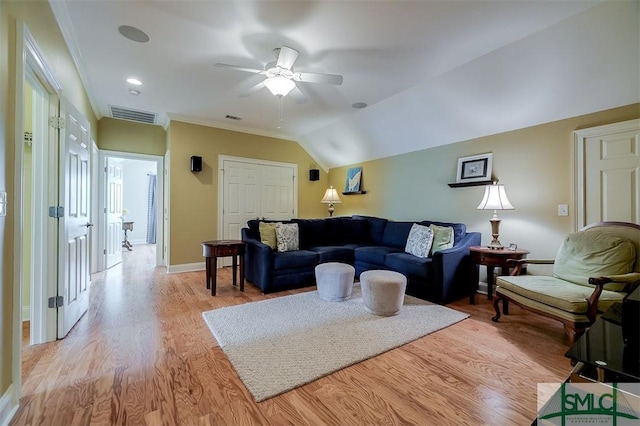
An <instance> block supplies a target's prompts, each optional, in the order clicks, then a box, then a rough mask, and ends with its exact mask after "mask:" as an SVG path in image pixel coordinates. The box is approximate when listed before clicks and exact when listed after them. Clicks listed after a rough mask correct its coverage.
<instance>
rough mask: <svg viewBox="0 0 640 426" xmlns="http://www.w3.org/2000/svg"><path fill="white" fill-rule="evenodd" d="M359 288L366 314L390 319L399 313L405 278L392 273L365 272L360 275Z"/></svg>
mask: <svg viewBox="0 0 640 426" xmlns="http://www.w3.org/2000/svg"><path fill="white" fill-rule="evenodd" d="M360 287H361V288H362V301H363V302H364V307H365V309H366V310H367V312H369V313H371V314H374V315H381V316H385V317H390V316H392V315H398V314H399V313H400V309H401V308H402V304H403V303H404V291H405V290H406V288H407V278H406V277H405V276H404V275H402V274H400V273H398V272H393V271H383V270H372V271H365V272H363V273H361V274H360Z"/></svg>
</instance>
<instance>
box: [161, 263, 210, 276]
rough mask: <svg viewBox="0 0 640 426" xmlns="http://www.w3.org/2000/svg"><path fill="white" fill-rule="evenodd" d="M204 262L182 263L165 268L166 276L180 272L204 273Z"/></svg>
mask: <svg viewBox="0 0 640 426" xmlns="http://www.w3.org/2000/svg"><path fill="white" fill-rule="evenodd" d="M204 269H205V267H204V262H197V263H183V264H181V265H169V266H167V274H179V273H181V272H195V271H204Z"/></svg>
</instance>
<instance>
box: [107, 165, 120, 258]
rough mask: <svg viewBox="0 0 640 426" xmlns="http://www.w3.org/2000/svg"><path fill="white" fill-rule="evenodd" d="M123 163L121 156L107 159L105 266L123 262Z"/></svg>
mask: <svg viewBox="0 0 640 426" xmlns="http://www.w3.org/2000/svg"><path fill="white" fill-rule="evenodd" d="M122 163H123V161H122V160H121V159H119V158H112V157H107V158H106V159H105V171H106V174H107V179H106V187H107V194H106V197H107V199H106V203H105V213H106V221H105V223H106V224H107V226H106V230H105V232H106V238H105V256H106V260H105V266H106V268H111V267H112V266H113V265H117V264H118V263H120V262H122V239H123V234H122V233H123V231H122Z"/></svg>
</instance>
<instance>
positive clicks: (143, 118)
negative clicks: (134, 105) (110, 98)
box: [109, 105, 157, 124]
mask: <svg viewBox="0 0 640 426" xmlns="http://www.w3.org/2000/svg"><path fill="white" fill-rule="evenodd" d="M109 109H110V110H111V117H113V118H117V119H120V120H129V121H137V122H138V123H146V124H156V116H157V114H155V113H153V112H147V111H136V110H135V109H128V108H122V107H117V106H113V105H109Z"/></svg>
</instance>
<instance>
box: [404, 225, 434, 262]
mask: <svg viewBox="0 0 640 426" xmlns="http://www.w3.org/2000/svg"><path fill="white" fill-rule="evenodd" d="M432 243H433V230H432V229H431V228H429V227H428V226H423V225H418V224H417V223H414V224H413V226H412V227H411V231H409V237H408V238H407V245H406V246H405V248H404V251H405V252H407V253H409V254H412V255H414V256H418V257H429V250H430V249H431V244H432Z"/></svg>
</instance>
